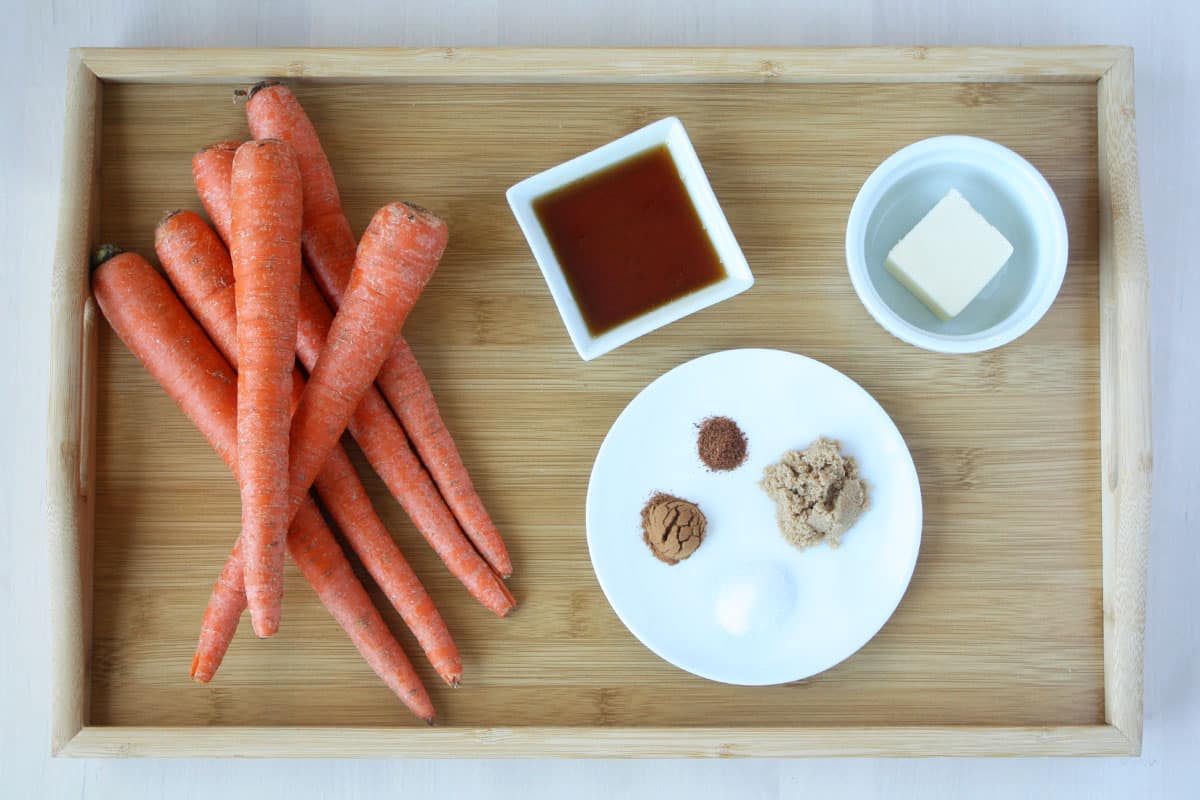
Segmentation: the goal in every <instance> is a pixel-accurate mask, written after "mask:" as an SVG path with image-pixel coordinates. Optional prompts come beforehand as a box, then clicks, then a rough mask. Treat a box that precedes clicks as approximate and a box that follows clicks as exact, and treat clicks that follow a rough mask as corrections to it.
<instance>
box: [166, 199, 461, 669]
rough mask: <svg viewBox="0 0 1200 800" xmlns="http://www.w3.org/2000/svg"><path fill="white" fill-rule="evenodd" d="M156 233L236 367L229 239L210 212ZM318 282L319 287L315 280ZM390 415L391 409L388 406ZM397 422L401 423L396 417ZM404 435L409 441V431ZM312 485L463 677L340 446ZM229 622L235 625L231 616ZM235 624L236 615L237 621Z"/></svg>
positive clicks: (439, 654)
mask: <svg viewBox="0 0 1200 800" xmlns="http://www.w3.org/2000/svg"><path fill="white" fill-rule="evenodd" d="M154 240H155V241H154V247H155V251H156V252H157V253H158V260H159V262H160V263H161V264H162V266H163V269H164V270H165V271H166V273H167V276H168V277H169V278H170V280H171V283H172V284H174V286H175V288H176V290H177V291H178V292H179V294H180V296H181V297H182V299H183V302H184V305H185V306H187V307H188V308H189V309H190V310H192V312H193V313H194V315H195V317H196V319H197V321H198V322H199V323H200V325H201V327H202V328H204V329H205V331H207V332H208V334H209V336H210V337H212V340H213V343H214V344H216V346H217V349H218V350H220V351H221V353H222V355H224V356H225V357H226V359H228V361H229V362H230V364H231V365H232V366H233V367H234V368H235V369H236V368H237V319H236V311H235V307H234V289H233V266H232V265H231V263H230V261H229V255H228V253H227V252H226V251H225V247H224V245H222V244H221V242H220V240H219V239H218V238H217V235H216V234H215V233H214V232H213V230H212V229H211V228H209V227H208V225H207V224H205V222H204V220H202V219H201V218H200V216H199V215H198V214H195V213H194V212H191V211H178V212H173V213H171V214H168V215H167V216H165V217H164V218H163V219H162V221H160V222H159V224H158V227H157V229H156V230H155V236H154ZM309 285H310V286H311V281H309ZM312 290H313V291H315V287H313V289H312ZM292 378H293V380H292V386H293V388H292V395H293V397H294V398H297V399H298V397H299V392H300V391H301V390H302V389H303V387H304V383H305V381H304V376H303V375H301V374H300V371H299V369H297V370H296V371H295V372H294V373H293V376H292ZM388 416H389V417H390V416H391V412H390V411H389V412H388ZM392 424H393V425H395V428H396V431H399V425H398V424H397V423H396V422H395V419H394V418H392ZM400 436H401V442H403V434H402V433H401V434H400ZM364 438H365V437H364ZM380 438H382V437H380ZM405 446H407V445H405ZM427 480H428V479H427ZM314 485H315V486H316V488H317V492H318V494H320V496H321V498H322V500H324V502H325V506H326V508H328V509H329V512H330V514H332V515H333V517H334V521H335V522H337V524H338V526H339V527H340V528H341V529H342V531H343V533H344V534H345V536H346V540H347V541H348V542H349V543H350V546H351V547H352V548H353V549H354V551H355V552H356V553H357V554H358V556H359V558H360V559H361V560H362V562H363V565H364V566H365V567H366V568H367V571H368V572H370V573H371V576H372V577H373V578H374V579H375V582H376V583H378V584H379V586H380V588H381V589H383V592H384V594H385V595H387V598H388V600H389V601H391V603H392V606H393V607H394V608H395V609H396V611H398V612H399V613H400V616H401V617H402V618H403V619H404V622H405V624H406V625H408V627H409V629H410V630H412V632H413V633H414V634H415V635H416V637H417V641H418V642H419V643H420V645H421V648H422V649H423V650H424V651H425V654H426V655H427V656H428V657H429V661H430V663H431V664H433V666H434V668H435V669H436V670H437V671H438V674H439V675H441V676H442V678H443V679H444V680H445V681H446V682H447V683H448V684H450V685H451V686H456V685H458V683H459V681H460V680H461V679H462V660H461V659H460V657H459V654H458V648H457V647H456V646H455V644H454V640H453V639H452V638H451V636H450V631H449V629H447V627H446V623H445V622H444V621H443V619H442V616H441V614H440V613H438V610H437V608H436V606H435V605H434V603H433V599H432V598H430V596H429V593H428V592H427V591H426V590H425V587H424V586H423V585H422V584H421V581H420V579H419V578H418V577H417V575H416V573H415V572H414V571H413V569H412V567H411V566H409V563H408V561H406V560H405V558H404V555H403V554H402V553H401V552H400V548H399V547H397V546H396V543H395V541H394V540H393V539H392V537H391V536H390V535H389V534H388V532H387V529H386V527H384V524H383V522H382V520H380V519H379V515H378V514H376V513H375V509H374V507H373V506H372V505H371V501H370V499H369V498H368V497H367V493H366V489H365V488H364V487H363V485H362V482H361V481H360V480H359V479H358V473H356V472H355V471H354V467H353V465H352V464H351V463H350V459H349V458H348V457H347V456H346V453H345V451H344V450H343V449H342V448H341V446H337V447H335V448H334V450H333V453H332V455H331V456H330V459H329V461H327V462H326V463H325V466H324V467H323V468H322V470H321V473H320V474H319V475H318V476H317V480H316V482H315V484H314ZM447 513H449V512H447ZM218 585H220V583H218ZM243 602H244V601H243ZM239 615H240V612H239ZM225 625H226V627H227V628H228V627H230V625H229V623H228V621H226V623H225ZM236 625H237V616H236V615H235V616H234V617H233V622H232V627H236Z"/></svg>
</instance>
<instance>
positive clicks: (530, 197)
mask: <svg viewBox="0 0 1200 800" xmlns="http://www.w3.org/2000/svg"><path fill="white" fill-rule="evenodd" d="M664 144H665V145H666V146H667V150H668V152H670V154H671V158H672V159H673V160H674V162H675V167H676V169H678V170H679V175H680V177H681V178H682V179H683V184H684V186H685V187H686V188H687V192H688V196H689V197H690V198H691V200H692V205H694V206H695V207H696V211H697V213H698V214H699V215H700V222H701V223H702V224H703V225H704V230H705V232H706V233H707V234H708V237H709V239H710V240H711V241H712V243H713V247H714V248H715V249H716V251H717V256H718V257H719V258H720V259H721V263H722V264H723V265H724V267H725V277H724V278H722V279H721V280H719V281H717V282H716V283H713V284H712V285H710V286H707V287H705V288H703V289H700V290H699V291H696V292H692V293H691V294H688V295H685V296H683V297H681V298H679V299H678V300H673V301H672V302H670V303H667V304H666V305H664V306H661V307H659V308H656V309H655V310H653V311H651V312H649V313H646V314H643V315H641V316H639V317H636V318H634V319H632V320H630V321H629V322H626V323H623V324H621V325H618V326H617V327H615V328H613V329H612V330H609V331H606V332H604V333H602V334H600V335H599V336H592V334H591V333H590V332H589V331H588V327H587V323H586V322H585V321H584V319H583V314H582V313H581V312H580V310H579V306H578V304H577V303H576V302H575V298H574V296H573V295H572V294H571V289H570V287H569V286H568V285H567V279H566V277H565V276H564V275H563V270H562V266H561V265H560V264H559V263H558V259H557V258H556V257H555V255H554V248H553V247H551V245H550V241H549V240H548V239H547V238H546V232H545V230H543V228H542V225H541V222H540V221H539V220H538V217H537V214H536V213H535V212H534V210H533V204H534V201H535V200H537V199H538V198H540V197H542V196H543V195H546V194H549V193H550V192H553V191H555V190H556V189H560V188H562V187H563V186H566V185H568V184H570V183H574V182H575V181H577V180H580V179H581V178H585V177H587V176H588V175H592V174H594V173H596V172H599V171H601V170H603V169H605V168H607V167H610V166H612V165H613V164H617V163H619V162H621V161H624V160H626V159H627V158H630V157H632V156H635V155H638V154H639V153H643V152H645V151H646V150H650V149H652V148H654V147H658V146H660V145H664ZM506 196H507V198H508V205H509V207H510V208H512V211H513V214H514V215H515V216H516V218H517V224H519V225H520V226H521V232H522V233H524V234H525V238H526V240H528V242H529V247H530V249H531V250H533V257H534V258H535V259H536V260H537V263H538V266H539V267H541V270H542V275H543V276H544V277H545V278H546V284H547V285H548V286H549V287H550V295H551V296H552V297H553V298H554V304H555V305H556V306H558V313H559V315H561V316H562V319H563V323H564V324H565V325H566V326H567V333H568V334H570V336H571V342H572V343H573V344H574V345H575V349H576V350H577V351H578V352H579V355H580V357H581V358H583V360H585V361H590V360H591V359H593V358H596V357H597V356H602V355H604V354H605V353H607V352H608V351H610V350H613V349H615V348H617V347H620V346H621V345H623V344H625V343H627V342H630V341H632V340H634V339H636V338H638V337H639V336H643V335H645V334H647V333H650V332H651V331H653V330H656V329H658V328H661V327H662V326H664V325H666V324H668V323H670V322H674V321H675V320H677V319H680V318H682V317H686V316H687V315H688V314H693V313H695V312H697V311H699V310H701V309H703V308H707V307H708V306H711V305H713V304H714V303H719V302H721V301H722V300H727V299H729V298H730V297H733V296H734V295H736V294H740V293H741V292H744V291H746V290H747V289H749V288H750V287H751V286H753V285H754V276H753V275H751V274H750V266H749V265H748V264H747V263H746V257H745V256H744V255H743V254H742V249H741V248H740V247H739V246H738V243H737V240H736V239H735V238H734V236H733V231H731V230H730V229H729V223H728V222H727V221H726V219H725V214H724V213H723V212H722V211H721V206H720V204H719V203H717V198H716V195H714V194H713V190H712V187H711V186H710V185H709V183H708V177H707V176H705V174H704V168H703V167H701V166H700V159H699V158H698V157H697V156H696V151H695V149H693V148H692V143H691V140H689V139H688V135H687V132H686V131H685V130H684V129H683V123H682V122H680V121H679V120H678V119H676V118H675V117H667V118H666V119H661V120H659V121H658V122H654V123H651V124H650V125H647V126H646V127H644V128H640V129H639V130H636V131H634V132H633V133H630V134H628V135H626V136H622V137H621V138H620V139H617V140H615V141H613V142H609V143H608V144H606V145H604V146H603V147H599V148H597V149H595V150H592V151H591V152H590V153H584V154H583V155H581V156H579V157H577V158H573V159H571V160H570V161H567V162H565V163H563V164H559V165H558V166H557V167H552V168H550V169H548V170H546V171H545V172H539V173H538V174H537V175H534V176H533V177H530V178H526V179H525V180H523V181H521V182H520V183H518V184H516V185H515V186H512V187H511V188H510V189H509V190H508V192H507V193H506Z"/></svg>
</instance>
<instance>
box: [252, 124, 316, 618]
mask: <svg viewBox="0 0 1200 800" xmlns="http://www.w3.org/2000/svg"><path fill="white" fill-rule="evenodd" d="M230 187H231V189H230V192H231V195H232V197H231V201H230V202H231V207H232V216H231V232H230V235H231V236H232V238H233V241H232V246H231V248H230V250H231V252H230V255H231V256H232V258H233V273H234V285H235V287H236V290H237V321H238V334H237V335H238V354H239V356H240V359H239V360H240V362H241V366H242V369H241V370H240V371H239V372H238V389H237V399H238V406H237V410H238V415H237V431H238V459H239V464H238V474H239V475H240V476H241V490H242V531H243V535H244V537H245V542H246V544H245V547H246V551H245V561H246V601H247V602H248V603H249V606H250V621H251V622H252V623H253V625H254V632H255V633H256V634H258V635H259V636H271V635H272V634H274V633H275V632H276V631H277V630H279V616H280V611H281V608H282V600H283V550H284V538H285V536H286V534H287V528H288V523H289V522H290V521H291V513H290V512H291V509H290V508H289V505H288V430H289V423H290V421H291V403H290V402H289V397H290V394H291V387H292V368H293V367H294V365H295V363H296V352H295V351H296V308H297V304H298V302H299V301H298V291H299V289H298V287H299V282H300V222H301V206H300V203H301V190H300V171H299V170H298V169H297V168H296V159H295V156H293V155H292V149H291V147H289V146H288V145H287V144H285V143H284V142H280V141H272V140H265V141H261V142H247V143H246V144H244V145H242V146H241V147H239V148H238V149H237V153H236V154H235V155H234V157H233V176H232V179H231V183H230ZM323 462H324V457H322V463H323ZM317 466H318V467H319V466H320V464H318V465H317ZM314 477H315V473H314ZM309 485H311V481H310V482H309V484H306V485H305V486H304V488H303V490H302V491H301V492H300V493H299V495H298V496H297V498H296V502H297V503H299V502H300V500H302V499H303V496H304V495H306V494H307V492H308V488H309Z"/></svg>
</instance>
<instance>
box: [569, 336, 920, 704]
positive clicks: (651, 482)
mask: <svg viewBox="0 0 1200 800" xmlns="http://www.w3.org/2000/svg"><path fill="white" fill-rule="evenodd" d="M710 416H728V417H731V418H732V419H734V420H735V421H736V422H737V423H738V425H739V426H741V428H742V430H743V431H744V432H745V434H746V437H747V440H748V442H749V455H748V457H747V459H746V463H744V464H743V465H742V466H741V467H739V468H738V469H736V470H733V471H730V472H710V471H709V470H708V469H706V468H705V467H704V465H703V464H702V463H701V462H700V460H699V457H698V455H697V452H696V432H697V429H696V425H697V423H699V422H700V421H701V420H703V419H704V418H705V417H710ZM819 436H827V437H829V438H833V439H837V440H839V441H840V442H841V444H842V452H844V453H845V454H847V455H850V456H853V457H854V458H855V459H856V460H857V461H858V466H859V474H860V476H861V477H862V478H863V479H864V480H865V481H866V483H867V492H868V498H869V503H870V507H869V508H868V510H867V511H866V512H865V513H864V514H863V516H862V517H860V518H859V520H858V522H857V523H855V525H854V527H853V528H851V529H850V530H849V531H847V532H846V534H845V535H844V536H843V537H842V544H841V546H840V547H838V548H836V549H833V548H830V547H828V546H827V545H818V546H816V547H812V548H809V549H807V550H803V551H801V550H797V549H796V548H795V547H793V546H792V545H790V544H788V543H787V542H786V541H785V540H784V538H783V536H782V535H781V534H780V533H779V528H778V526H777V525H776V522H775V504H774V503H773V502H772V501H771V499H770V498H769V497H767V495H766V493H765V492H763V491H762V489H760V488H759V486H758V481H759V479H760V478H761V477H762V471H763V468H764V467H765V466H767V465H768V464H771V463H774V462H776V461H778V460H779V458H780V456H781V455H782V454H783V453H784V451H786V450H791V449H796V448H804V447H807V446H808V445H809V444H810V443H811V442H812V441H813V440H815V439H816V438H818V437H819ZM659 491H662V492H667V493H669V494H673V495H676V496H679V497H682V498H685V499H687V500H690V501H692V502H694V503H696V504H697V505H699V506H700V509H701V511H703V512H704V514H705V516H706V517H707V518H708V529H707V533H706V535H705V538H704V543H703V544H702V545H701V546H700V548H699V549H698V550H697V551H696V552H695V553H693V554H692V556H691V558H689V559H687V560H685V561H683V562H681V563H679V564H676V565H674V566H670V565H667V564H664V563H662V562H660V561H658V560H657V559H656V558H654V556H653V555H651V553H650V550H649V548H648V547H647V546H646V543H645V542H644V541H642V530H641V509H642V506H643V505H644V504H645V502H646V500H647V499H648V498H649V497H650V496H651V495H653V494H654V493H655V492H659ZM587 538H588V549H589V551H590V553H591V558H592V567H593V568H594V569H595V571H596V578H597V579H598V580H599V581H600V586H601V588H603V590H604V594H605V596H607V597H608V601H609V603H611V604H612V607H613V610H614V611H615V612H616V613H617V616H618V617H620V619H621V621H622V622H623V623H625V626H626V627H627V628H629V630H630V631H631V632H632V633H633V635H634V636H636V637H637V638H638V639H639V640H641V642H642V644H644V645H646V647H648V648H650V650H652V651H654V652H655V653H656V654H658V655H659V656H661V657H662V658H663V659H665V660H667V661H669V662H670V663H672V664H674V665H675V666H677V667H679V668H681V669H684V670H687V671H688V672H691V673H694V674H696V675H699V676H701V677H703V678H709V679H711V680H715V681H722V682H724V683H734V684H742V685H748V686H760V685H767V684H775V683H786V682H788V681H795V680H800V679H802V678H807V677H809V676H811V675H815V674H816V673H818V672H822V671H823V670H826V669H829V668H830V667H832V666H834V665H835V664H837V663H838V662H840V661H842V660H844V659H845V658H847V657H848V656H850V655H851V654H853V653H854V652H855V651H856V650H858V649H859V648H860V647H862V646H863V645H864V644H866V643H867V642H868V641H869V640H870V639H871V637H872V636H874V635H875V634H876V633H877V632H878V631H879V629H880V628H881V627H883V624H884V623H885V622H886V621H887V619H888V617H890V616H891V615H892V612H893V611H895V609H896V606H897V605H898V604H899V603H900V598H901V597H902V596H903V595H904V591H905V589H906V588H907V586H908V582H909V579H910V578H911V577H912V572H913V568H914V566H915V565H916V561H917V552H918V550H919V549H920V544H921V487H920V485H919V483H918V481H917V471H916V468H915V467H914V466H913V462H912V457H911V456H910V455H909V452H908V448H907V447H906V446H905V444H904V439H903V438H902V437H901V436H900V432H899V431H898V430H897V429H896V426H895V425H894V424H893V423H892V420H891V419H890V418H889V417H888V415H887V413H886V412H885V411H884V410H883V409H882V408H881V407H880V406H879V404H878V403H876V402H875V400H874V399H873V398H872V397H871V396H870V395H869V394H867V393H866V392H865V391H864V390H863V389H862V388H861V387H860V386H858V384H856V383H854V381H852V380H850V379H849V378H847V377H846V376H845V375H842V374H841V373H840V372H838V371H837V370H835V369H833V368H831V367H827V366H825V365H824V364H822V363H820V362H818V361H814V360H812V359H810V358H806V357H804V356H800V355H796V354H794V353H785V352H782V351H779V350H727V351H725V352H720V353H713V354H711V355H707V356H703V357H701V358H697V359H695V360H693V361H689V362H687V363H686V364H682V365H680V366H678V367H676V368H675V369H673V370H671V371H670V372H668V373H666V374H665V375H663V376H661V377H660V378H658V379H657V380H656V381H654V382H653V383H651V384H650V385H649V386H647V387H646V388H645V389H643V390H642V391H641V392H640V393H639V394H638V395H637V397H635V398H633V400H632V401H631V402H630V403H629V405H628V406H626V408H625V410H624V411H622V412H621V415H620V416H619V417H617V421H616V422H614V423H613V426H612V428H611V429H610V430H609V432H608V436H606V437H605V439H604V443H603V444H602V445H601V446H600V452H599V453H598V454H597V455H596V463H595V465H594V466H593V467H592V477H591V481H590V483H589V484H588V495H587Z"/></svg>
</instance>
